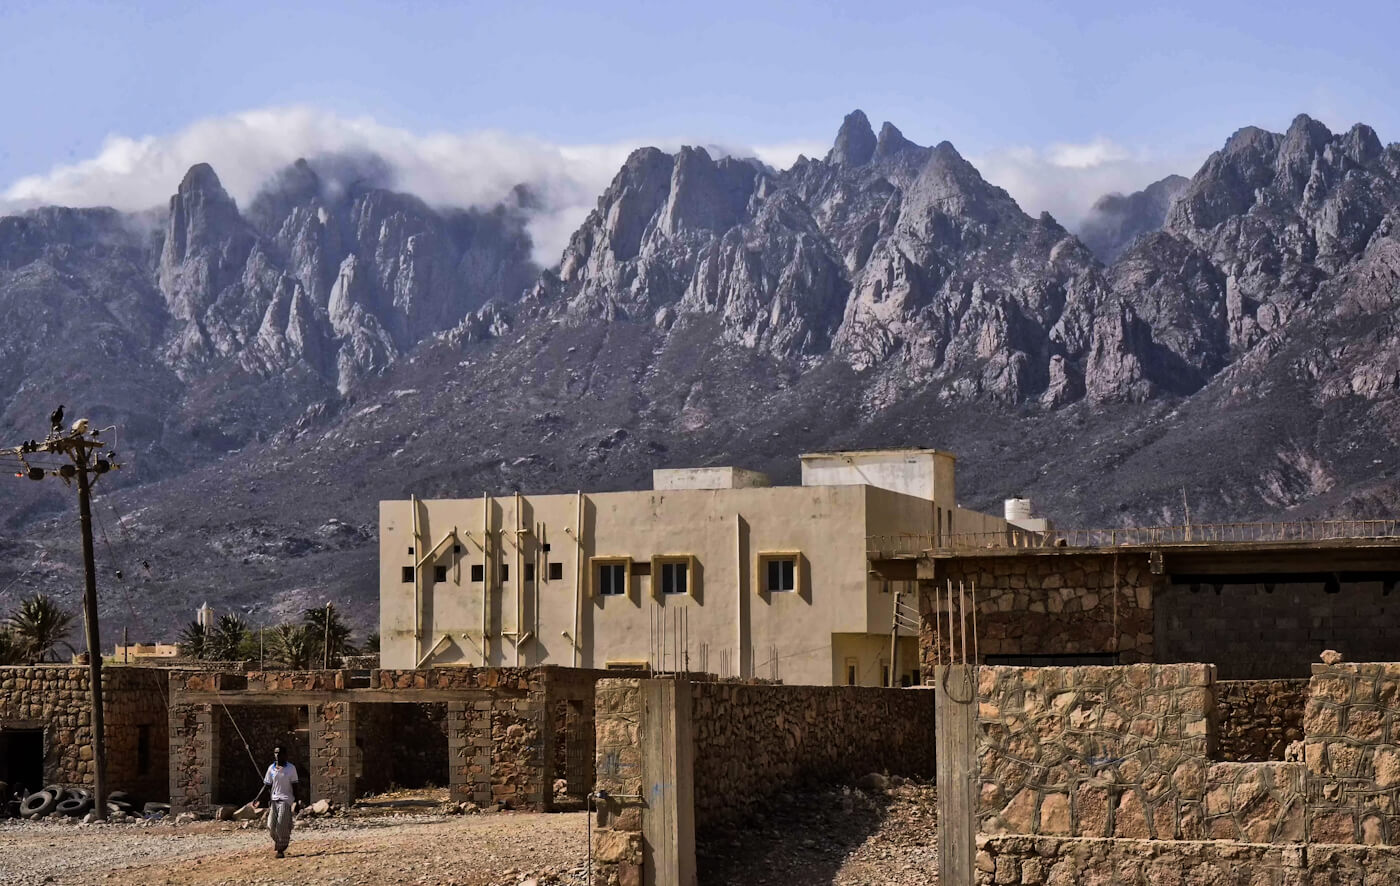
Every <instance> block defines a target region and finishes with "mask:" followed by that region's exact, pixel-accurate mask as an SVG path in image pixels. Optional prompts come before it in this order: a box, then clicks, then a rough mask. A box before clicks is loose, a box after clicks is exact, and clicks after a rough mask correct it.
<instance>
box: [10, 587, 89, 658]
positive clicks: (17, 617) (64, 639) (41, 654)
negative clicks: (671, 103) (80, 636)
mask: <svg viewBox="0 0 1400 886" xmlns="http://www.w3.org/2000/svg"><path fill="white" fill-rule="evenodd" d="M73 617H74V616H73V613H71V612H69V611H68V610H67V609H64V608H63V607H62V606H59V605H58V604H57V603H55V602H54V601H53V600H52V599H50V598H49V597H48V596H46V595H44V594H35V595H34V596H32V597H30V598H29V599H28V600H22V601H20V604H19V608H18V609H16V610H15V611H14V612H12V613H10V617H9V619H7V623H8V624H9V627H10V630H11V631H12V632H13V633H14V635H15V639H16V640H18V642H19V648H20V656H21V657H22V658H23V659H25V660H26V661H31V662H33V661H44V660H45V659H48V660H50V661H57V660H58V647H59V646H65V647H67V649H68V651H69V652H70V653H72V652H73V651H74V650H73V646H72V644H70V643H69V642H68V635H69V634H71V633H72V632H73Z"/></svg>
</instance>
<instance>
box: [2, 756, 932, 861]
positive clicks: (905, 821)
mask: <svg viewBox="0 0 1400 886" xmlns="http://www.w3.org/2000/svg"><path fill="white" fill-rule="evenodd" d="M935 801H936V793H935V790H934V788H933V786H932V785H928V784H921V783H917V782H906V781H902V780H900V779H893V780H891V781H889V782H885V783H880V782H879V781H878V780H877V781H876V782H874V783H868V782H867V783H864V784H863V786H862V787H861V788H854V787H838V788H825V789H820V790H816V791H812V792H808V793H794V794H784V795H781V796H780V797H778V798H776V799H775V800H774V801H773V802H771V803H769V804H768V805H766V806H765V807H764V808H763V809H762V810H758V811H757V816H756V817H755V818H754V819H752V820H751V821H758V822H761V823H759V824H752V823H751V824H749V825H748V826H742V827H735V828H730V829H723V830H715V831H711V832H708V833H702V834H699V835H697V836H698V838H699V839H698V840H697V842H698V844H699V847H698V853H697V854H698V862H699V868H700V871H699V873H700V884H701V886H817V884H832V886H906V884H907V886H915V884H917V886H930V884H936V883H937V882H938V873H937V868H938V850H937V828H936V824H935V814H934V809H935V807H936V803H935ZM435 802H436V800H435V799H427V800H412V799H408V800H404V799H398V798H396V797H392V796H390V797H385V798H382V799H381V800H380V801H378V804H366V805H367V806H369V807H370V808H357V809H355V810H353V811H352V812H351V814H350V815H348V816H347V815H335V816H331V817H329V818H317V819H303V820H301V821H298V822H297V827H296V830H295V832H294V833H293V835H292V845H291V849H290V850H288V853H287V857H286V858H284V859H278V858H274V857H273V855H272V848H271V845H270V843H269V841H268V838H267V834H266V833H265V832H264V831H263V830H262V829H260V828H257V827H243V826H242V823H233V822H217V821H199V822H192V823H189V824H183V825H175V824H173V823H170V822H158V823H147V824H131V823H128V824H92V825H81V824H75V823H72V822H71V821H70V820H67V819H63V820H57V819H51V820H43V821H16V820H13V819H6V820H0V883H3V884H6V886H46V884H58V886H70V884H71V886H78V884H99V883H100V884H111V883H114V882H116V883H140V884H143V886H146V884H151V886H176V884H180V886H184V884H192V886H214V884H224V883H237V884H282V883H287V884H292V883H295V884H313V886H314V884H326V886H330V884H337V886H371V884H381V883H384V884H434V886H436V884H444V886H515V884H522V883H523V884H529V886H586V880H587V878H586V876H585V871H586V868H585V859H584V850H585V847H586V844H587V841H586V838H585V829H586V826H587V819H586V816H585V815H584V814H583V813H578V812H574V813H555V814H550V815H538V814H527V813H510V812H502V813H494V814H487V815H451V816H449V815H442V814H439V813H436V812H426V811H413V812H408V813H403V812H394V811H391V810H394V809H395V808H404V807H408V808H416V807H426V806H430V805H431V804H433V803H435ZM376 805H377V806H378V808H374V807H375V806H376ZM532 881H533V882H532Z"/></svg>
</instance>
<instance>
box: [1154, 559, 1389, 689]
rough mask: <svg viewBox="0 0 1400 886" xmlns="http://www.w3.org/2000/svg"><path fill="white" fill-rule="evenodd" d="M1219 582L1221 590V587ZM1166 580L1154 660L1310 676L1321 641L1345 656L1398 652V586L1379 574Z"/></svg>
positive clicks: (1158, 603)
mask: <svg viewBox="0 0 1400 886" xmlns="http://www.w3.org/2000/svg"><path fill="white" fill-rule="evenodd" d="M1217 587H1218V588H1219V590H1218V591H1217ZM1326 587H1327V586H1326V585H1325V584H1324V583H1323V582H1282V581H1281V582H1278V583H1268V584H1266V583H1263V582H1250V583H1247V584H1238V583H1224V584H1221V585H1219V586H1217V585H1215V584H1211V583H1203V584H1198V585H1195V586H1194V588H1193V585H1191V584H1180V583H1177V584H1170V585H1164V586H1162V587H1161V588H1160V589H1159V591H1158V593H1157V596H1156V600H1155V610H1156V611H1155V613H1154V617H1155V621H1156V631H1155V632H1156V636H1157V661H1212V662H1215V664H1216V667H1217V668H1219V673H1220V676H1221V677H1222V678H1223V679H1231V680H1259V679H1273V678H1279V677H1307V676H1308V662H1311V661H1316V660H1317V656H1318V654H1319V653H1321V652H1322V651H1323V650H1324V649H1335V650H1337V651H1338V652H1341V653H1342V655H1344V656H1345V657H1346V659H1347V660H1348V661H1383V660H1386V659H1389V658H1394V657H1395V656H1396V645H1395V638H1396V637H1397V636H1400V594H1386V593H1385V585H1384V584H1383V583H1382V582H1380V581H1342V582H1340V583H1339V584H1338V585H1337V586H1336V587H1337V593H1332V594H1329V593H1327V590H1326Z"/></svg>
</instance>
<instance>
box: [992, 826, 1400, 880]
mask: <svg viewBox="0 0 1400 886" xmlns="http://www.w3.org/2000/svg"><path fill="white" fill-rule="evenodd" d="M977 843H978V856H977V883H978V884H979V886H993V884H997V886H1000V884H1008V883H1021V884H1027V886H1081V884H1112V886H1386V884H1392V883H1400V855H1397V854H1396V853H1394V852H1391V851H1388V850H1383V849H1382V850H1376V849H1372V848H1370V847H1358V846H1351V847H1348V846H1309V847H1306V848H1304V847H1301V846H1268V845H1257V844H1248V843H1228V842H1209V841H1207V842H1203V841H1184V840H1180V841H1153V840H1111V839H1102V838H1098V839H1094V838H1065V837H1022V836H981V837H978V839H977Z"/></svg>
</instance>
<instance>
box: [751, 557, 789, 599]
mask: <svg viewBox="0 0 1400 886" xmlns="http://www.w3.org/2000/svg"><path fill="white" fill-rule="evenodd" d="M759 563H760V572H759V574H760V576H761V579H760V581H761V586H762V588H763V590H765V591H768V592H769V593H774V592H777V591H795V590H797V555H796V554H760V555H759Z"/></svg>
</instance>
